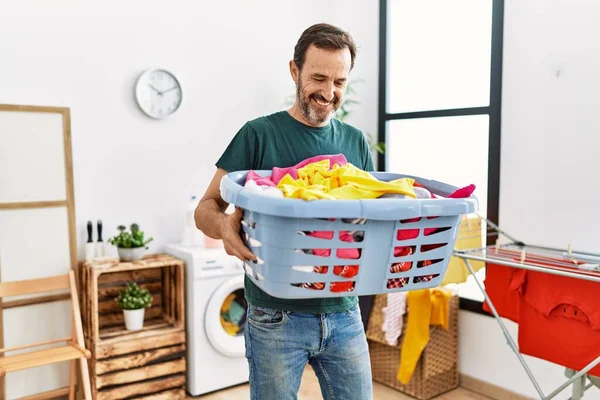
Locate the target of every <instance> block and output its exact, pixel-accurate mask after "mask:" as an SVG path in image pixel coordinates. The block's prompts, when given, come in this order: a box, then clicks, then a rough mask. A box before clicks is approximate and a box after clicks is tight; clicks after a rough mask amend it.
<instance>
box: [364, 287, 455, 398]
mask: <svg viewBox="0 0 600 400" xmlns="http://www.w3.org/2000/svg"><path fill="white" fill-rule="evenodd" d="M458 302H459V299H458V296H453V297H452V298H451V300H450V312H449V315H450V317H449V318H450V321H449V327H448V330H445V329H444V328H442V327H440V326H432V327H430V339H429V343H428V344H427V346H426V347H425V349H424V350H423V353H421V358H420V359H419V361H418V363H417V366H416V368H415V371H414V373H413V375H412V377H411V379H410V381H409V383H408V384H407V385H403V384H402V383H400V382H399V381H398V380H397V379H396V375H397V372H398V367H399V365H400V348H401V343H398V345H396V346H390V345H388V344H387V342H386V341H385V337H384V334H383V332H382V331H381V326H382V323H383V313H382V311H381V309H382V308H383V307H385V306H386V304H387V295H386V294H383V295H377V296H376V297H375V302H374V304H373V310H372V312H371V315H370V317H369V324H368V329H367V339H368V342H369V352H370V355H371V368H372V371H373V380H374V381H377V382H380V383H383V384H384V385H387V386H390V387H392V388H394V389H397V390H398V391H400V392H403V393H406V394H408V395H410V396H413V397H415V398H417V399H421V400H427V399H431V398H433V397H435V396H438V395H440V394H442V393H444V392H447V391H449V390H452V389H455V388H456V387H458V383H459V381H458ZM406 319H407V316H406V314H405V315H404V324H403V329H402V336H400V340H399V341H401V340H402V338H404V332H405V330H406Z"/></svg>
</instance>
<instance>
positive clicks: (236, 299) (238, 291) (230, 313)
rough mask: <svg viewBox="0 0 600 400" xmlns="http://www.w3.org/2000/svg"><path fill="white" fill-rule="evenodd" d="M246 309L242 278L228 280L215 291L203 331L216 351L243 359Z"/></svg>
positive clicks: (207, 310)
mask: <svg viewBox="0 0 600 400" xmlns="http://www.w3.org/2000/svg"><path fill="white" fill-rule="evenodd" d="M246 309H247V303H246V299H245V298H244V275H243V274H242V275H239V276H235V277H232V278H231V279H228V280H226V281H225V282H223V284H221V285H220V286H219V287H218V288H217V289H216V290H215V291H214V293H213V295H212V296H211V298H210V300H209V301H208V305H207V307H206V313H205V315H204V327H205V328H204V329H205V330H206V336H207V337H208V340H209V342H210V344H211V345H212V346H213V348H214V349H215V350H217V351H218V352H220V353H222V354H224V355H226V356H229V357H243V356H244V354H245V350H246V347H245V343H244V325H245V322H246Z"/></svg>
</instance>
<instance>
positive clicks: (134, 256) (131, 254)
mask: <svg viewBox="0 0 600 400" xmlns="http://www.w3.org/2000/svg"><path fill="white" fill-rule="evenodd" d="M117 252H118V253H119V258H120V259H121V261H135V260H141V259H142V258H143V257H144V255H146V248H145V247H136V248H133V249H126V248H124V247H118V248H117Z"/></svg>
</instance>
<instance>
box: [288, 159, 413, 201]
mask: <svg viewBox="0 0 600 400" xmlns="http://www.w3.org/2000/svg"><path fill="white" fill-rule="evenodd" d="M414 182H415V181H414V179H411V178H401V179H396V180H393V181H390V182H384V181H380V180H378V179H377V178H375V177H374V176H372V175H371V174H370V173H368V172H366V171H363V170H361V169H359V168H356V167H355V166H354V165H352V164H349V163H348V164H345V165H343V166H342V167H340V166H339V165H338V164H334V165H333V167H332V168H330V164H329V160H328V159H326V160H322V161H318V162H314V163H311V164H308V165H306V166H304V167H303V168H300V169H298V179H294V178H292V177H291V175H289V174H287V175H286V176H284V177H283V178H282V179H281V180H280V181H279V183H278V184H277V187H278V188H279V189H281V190H282V191H283V194H284V196H285V197H289V198H295V199H304V200H316V199H346V200H357V199H374V198H377V197H379V196H381V195H383V194H386V193H394V194H404V195H407V196H410V197H412V198H416V197H417V196H416V195H415V192H414V190H413V184H414Z"/></svg>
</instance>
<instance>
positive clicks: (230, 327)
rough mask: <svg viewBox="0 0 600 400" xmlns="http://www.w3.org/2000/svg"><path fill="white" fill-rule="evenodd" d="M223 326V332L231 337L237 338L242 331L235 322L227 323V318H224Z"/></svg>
mask: <svg viewBox="0 0 600 400" xmlns="http://www.w3.org/2000/svg"><path fill="white" fill-rule="evenodd" d="M221 326H222V327H223V330H225V332H227V333H228V334H229V335H231V336H236V335H237V333H238V331H239V330H240V327H239V326H237V325H236V324H234V323H233V322H229V321H226V320H225V318H223V317H222V316H221Z"/></svg>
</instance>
